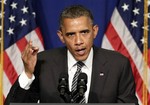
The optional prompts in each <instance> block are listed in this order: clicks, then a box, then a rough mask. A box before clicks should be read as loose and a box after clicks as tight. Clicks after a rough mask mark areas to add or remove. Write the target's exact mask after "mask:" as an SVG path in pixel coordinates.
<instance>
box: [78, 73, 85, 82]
mask: <svg viewBox="0 0 150 105" xmlns="http://www.w3.org/2000/svg"><path fill="white" fill-rule="evenodd" d="M80 81H84V82H85V84H87V75H86V74H85V73H80V74H79V77H78V83H79V82H80Z"/></svg>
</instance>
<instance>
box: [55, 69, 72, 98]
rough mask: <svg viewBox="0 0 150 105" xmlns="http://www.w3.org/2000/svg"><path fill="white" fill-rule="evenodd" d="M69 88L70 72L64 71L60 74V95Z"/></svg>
mask: <svg viewBox="0 0 150 105" xmlns="http://www.w3.org/2000/svg"><path fill="white" fill-rule="evenodd" d="M68 90H69V89H68V73H66V72H63V73H61V74H60V76H59V84H58V91H59V92H60V95H64V94H65V93H66V92H68Z"/></svg>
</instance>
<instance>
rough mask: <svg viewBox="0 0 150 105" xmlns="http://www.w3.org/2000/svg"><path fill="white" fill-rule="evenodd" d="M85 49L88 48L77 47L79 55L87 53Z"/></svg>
mask: <svg viewBox="0 0 150 105" xmlns="http://www.w3.org/2000/svg"><path fill="white" fill-rule="evenodd" d="M85 49H86V48H82V49H77V50H76V52H77V54H78V55H80V56H82V55H84V54H85Z"/></svg>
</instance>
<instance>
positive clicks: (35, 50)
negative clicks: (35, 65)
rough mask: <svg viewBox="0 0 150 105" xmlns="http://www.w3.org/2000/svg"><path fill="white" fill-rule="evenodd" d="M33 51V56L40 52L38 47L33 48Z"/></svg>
mask: <svg viewBox="0 0 150 105" xmlns="http://www.w3.org/2000/svg"><path fill="white" fill-rule="evenodd" d="M32 50H33V52H32V55H36V54H37V53H38V51H39V48H38V47H32Z"/></svg>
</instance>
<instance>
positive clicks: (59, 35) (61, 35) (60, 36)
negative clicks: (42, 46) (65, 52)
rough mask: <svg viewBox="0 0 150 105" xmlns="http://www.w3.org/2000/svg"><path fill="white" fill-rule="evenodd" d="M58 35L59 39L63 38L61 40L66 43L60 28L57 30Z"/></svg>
mask: <svg viewBox="0 0 150 105" xmlns="http://www.w3.org/2000/svg"><path fill="white" fill-rule="evenodd" d="M57 35H58V37H59V39H60V40H61V42H62V43H65V41H64V36H63V33H62V31H60V30H58V31H57Z"/></svg>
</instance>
